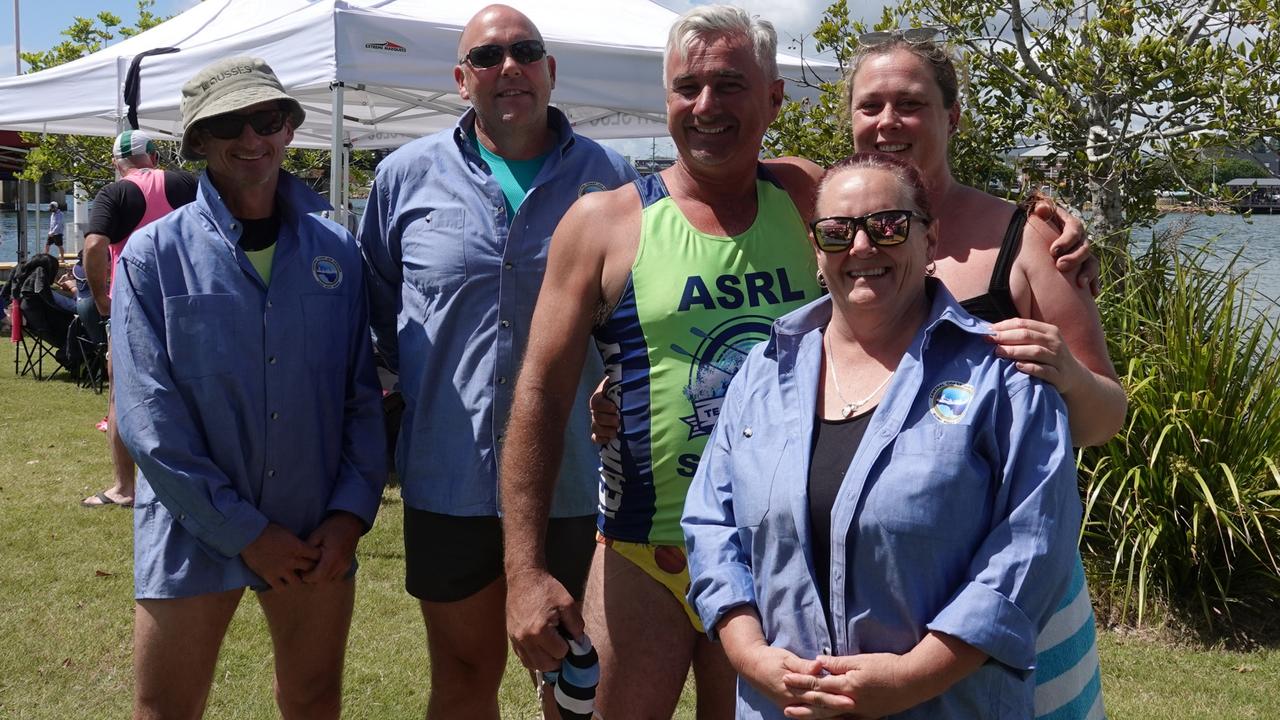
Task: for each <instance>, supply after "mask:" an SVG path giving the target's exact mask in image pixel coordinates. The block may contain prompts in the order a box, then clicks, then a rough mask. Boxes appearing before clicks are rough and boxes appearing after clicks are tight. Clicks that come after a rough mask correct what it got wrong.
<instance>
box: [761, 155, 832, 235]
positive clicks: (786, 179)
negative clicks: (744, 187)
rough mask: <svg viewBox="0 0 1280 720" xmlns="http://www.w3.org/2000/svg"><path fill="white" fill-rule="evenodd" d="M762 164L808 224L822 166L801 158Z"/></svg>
mask: <svg viewBox="0 0 1280 720" xmlns="http://www.w3.org/2000/svg"><path fill="white" fill-rule="evenodd" d="M762 162H763V164H764V166H765V167H767V168H769V171H770V172H772V173H773V175H774V177H776V178H778V182H780V183H782V187H784V188H786V190H787V194H789V195H790V196H791V202H793V203H795V206H796V210H799V211H800V217H802V218H804V219H805V221H806V222H808V220H809V219H810V218H811V217H812V216H813V201H814V195H816V194H817V189H818V181H819V180H821V179H822V173H823V172H824V170H823V169H822V166H820V165H818V164H817V163H815V162H813V161H810V160H805V159H804V158H801V157H781V158H771V159H769V160H764V161H762Z"/></svg>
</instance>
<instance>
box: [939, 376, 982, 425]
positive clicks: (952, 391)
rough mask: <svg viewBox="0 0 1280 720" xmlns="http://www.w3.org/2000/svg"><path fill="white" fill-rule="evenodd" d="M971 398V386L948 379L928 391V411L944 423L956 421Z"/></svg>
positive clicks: (966, 408) (966, 407) (967, 406)
mask: <svg viewBox="0 0 1280 720" xmlns="http://www.w3.org/2000/svg"><path fill="white" fill-rule="evenodd" d="M972 400H973V386H972V385H965V384H964V383H961V382H956V381H954V380H949V381H947V382H944V383H939V384H938V385H937V386H935V387H934V388H933V392H931V393H929V412H932V413H933V416H934V417H936V418H938V419H939V420H941V421H942V422H944V423H948V424H950V423H958V422H960V419H961V418H963V417H964V414H965V411H966V410H968V409H969V403H970V402H971V401H972Z"/></svg>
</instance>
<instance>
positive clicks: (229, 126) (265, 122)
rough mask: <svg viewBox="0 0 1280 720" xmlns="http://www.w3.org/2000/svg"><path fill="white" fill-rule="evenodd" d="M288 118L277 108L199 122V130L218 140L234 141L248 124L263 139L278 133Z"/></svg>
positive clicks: (222, 116)
mask: <svg viewBox="0 0 1280 720" xmlns="http://www.w3.org/2000/svg"><path fill="white" fill-rule="evenodd" d="M288 118H289V113H288V112H286V111H284V110H280V109H278V108H277V109H275V110H259V111H258V112H255V113H249V114H247V115H238V114H235V113H227V114H225V115H214V116H213V117H211V118H206V119H204V120H201V121H200V128H201V129H203V130H205V131H207V132H208V133H209V134H210V135H212V136H214V137H216V138H218V139H219V140H235V139H236V138H238V137H240V133H242V132H244V126H245V125H246V124H248V125H249V127H251V128H253V131H254V132H256V133H258V134H259V135H262V136H264V137H265V136H267V135H275V134H276V133H278V132H280V130H281V129H282V128H283V127H284V123H285V120H287V119H288Z"/></svg>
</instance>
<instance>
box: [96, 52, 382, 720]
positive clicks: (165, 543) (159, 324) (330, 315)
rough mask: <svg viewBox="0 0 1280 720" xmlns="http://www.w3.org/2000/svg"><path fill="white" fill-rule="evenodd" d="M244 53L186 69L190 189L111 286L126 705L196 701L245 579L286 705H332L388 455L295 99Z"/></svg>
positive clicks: (193, 705)
mask: <svg viewBox="0 0 1280 720" xmlns="http://www.w3.org/2000/svg"><path fill="white" fill-rule="evenodd" d="M304 117H305V115H304V111H303V109H302V106H301V105H300V104H299V103H298V102H297V101H296V100H294V99H293V98H291V97H289V95H287V94H286V93H285V92H284V90H283V88H282V87H281V84H280V82H279V80H278V79H277V78H276V76H275V74H274V73H273V72H272V70H271V68H270V67H269V66H268V65H267V64H266V63H265V62H264V61H262V60H260V59H257V58H251V57H233V58H228V59H226V60H222V61H219V62H217V63H214V64H213V65H210V66H209V67H206V68H204V69H203V70H201V71H200V72H199V73H197V74H196V76H195V77H193V78H192V79H191V80H189V81H188V82H187V83H186V84H185V85H184V86H183V89H182V118H183V134H182V148H181V151H182V155H183V157H185V158H187V159H188V160H204V161H205V164H206V169H205V171H204V172H203V173H202V174H201V175H200V178H199V187H198V190H197V196H196V200H195V201H194V202H192V203H190V204H187V205H185V206H183V207H181V208H179V209H177V210H175V211H173V212H171V213H169V214H168V215H166V216H165V217H163V218H161V219H159V220H157V221H155V222H153V223H151V224H150V225H147V226H146V227H144V228H143V229H142V230H140V231H138V232H137V233H135V234H134V235H133V237H132V238H131V239H130V241H129V244H128V246H127V247H126V248H125V250H124V252H123V254H122V255H121V256H120V260H119V263H118V265H117V268H116V275H115V285H114V297H113V298H112V310H113V321H112V328H111V332H112V338H113V347H114V348H115V349H116V350H115V354H116V357H115V364H116V379H117V384H118V386H119V387H118V388H117V391H116V403H117V408H118V411H119V425H120V436H121V438H123V440H124V442H125V444H126V445H127V446H128V448H129V450H130V452H131V454H132V455H133V457H134V459H135V460H136V461H137V463H138V468H139V470H140V471H141V472H140V474H139V478H138V484H137V498H136V507H135V510H134V585H135V594H136V597H137V602H136V605H135V620H134V674H135V698H134V715H135V717H146V718H151V717H198V716H200V715H201V714H202V712H203V708H204V705H205V701H206V698H207V697H208V693H209V688H210V685H211V683H212V680H213V672H214V665H215V663H216V661H217V656H218V648H219V646H220V644H221V642H222V637H223V635H224V634H225V632H226V629H227V626H228V624H229V623H230V621H231V618H232V616H233V615H234V613H235V610H236V607H237V606H238V605H239V602H240V599H241V596H242V595H243V594H244V589H245V588H246V587H248V588H252V589H253V590H254V591H255V593H256V595H257V599H258V603H259V605H260V606H261V607H262V610H263V614H264V615H265V617H266V620H267V627H268V629H269V630H270V632H271V638H272V644H273V647H274V649H275V661H276V663H275V690H276V700H277V703H278V705H279V708H280V714H281V715H282V716H283V717H284V718H337V717H338V716H339V713H340V710H341V686H342V685H341V681H342V664H343V663H342V660H343V653H344V651H345V648H346V640H347V630H348V628H349V626H350V622H351V611H352V605H353V601H354V597H355V571H356V561H355V548H356V544H357V542H358V541H359V538H360V535H361V534H362V533H363V532H365V531H367V530H368V529H369V527H370V526H371V524H372V523H373V520H374V515H375V514H376V512H377V510H378V505H379V502H380V500H381V496H382V486H383V483H384V481H385V474H386V467H385V465H386V462H385V457H384V452H385V450H384V439H385V435H384V431H383V424H382V423H383V419H382V405H381V390H380V387H379V384H378V379H377V374H376V371H375V369H374V365H373V353H372V347H371V345H370V343H369V336H368V312H367V307H366V300H365V293H364V281H363V273H362V264H361V259H360V254H359V250H358V248H357V247H356V245H355V242H354V240H353V239H352V238H351V236H350V235H349V234H348V233H347V232H346V230H344V229H342V228H341V227H339V226H337V225H335V224H334V223H332V222H329V221H328V220H323V219H320V218H318V217H316V216H315V215H314V214H313V213H316V212H318V211H320V210H324V209H328V204H327V203H325V202H324V200H323V199H321V198H320V197H319V196H318V195H316V194H315V193H314V192H312V191H311V190H310V189H309V188H307V187H306V186H305V185H304V184H303V183H302V182H301V181H299V180H297V179H296V178H294V177H293V176H292V175H289V174H288V173H286V172H283V171H281V169H280V166H281V163H282V162H283V161H284V153H285V148H286V147H287V146H288V145H289V143H290V141H291V140H292V139H293V132H294V128H296V127H297V126H298V125H299V124H300V123H301V122H302V120H303V119H304Z"/></svg>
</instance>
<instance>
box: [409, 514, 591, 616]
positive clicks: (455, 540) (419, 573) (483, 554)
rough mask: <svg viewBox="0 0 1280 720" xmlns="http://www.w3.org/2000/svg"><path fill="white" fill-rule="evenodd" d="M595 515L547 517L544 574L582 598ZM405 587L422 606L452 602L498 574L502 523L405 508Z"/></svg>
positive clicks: (464, 596)
mask: <svg viewBox="0 0 1280 720" xmlns="http://www.w3.org/2000/svg"><path fill="white" fill-rule="evenodd" d="M595 537H596V516H595V515H584V516H581V517H571V518H551V520H550V521H549V522H548V523H547V569H548V570H550V571H551V575H552V576H553V577H555V579H556V580H559V581H560V584H561V585H564V587H565V589H566V590H568V591H569V594H570V595H572V596H573V597H574V599H575V600H581V599H582V593H583V590H584V589H585V588H586V583H587V570H589V569H590V567H591V555H592V554H593V553H594V552H595V545H596V540H595ZM404 564H405V577H404V586H405V590H408V591H409V594H410V595H412V596H414V597H416V598H418V599H419V600H425V601H427V602H456V601H458V600H465V599H466V598H469V597H471V596H472V595H475V594H476V593H478V592H480V591H481V590H483V589H484V588H485V587H486V586H488V585H489V583H491V582H493V581H494V580H496V579H498V578H499V577H500V576H501V575H502V520H501V519H500V518H496V517H461V516H458V515H441V514H439V513H433V512H427V511H426V510H415V509H414V508H411V507H409V506H407V505H406V506H405V508H404Z"/></svg>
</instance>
